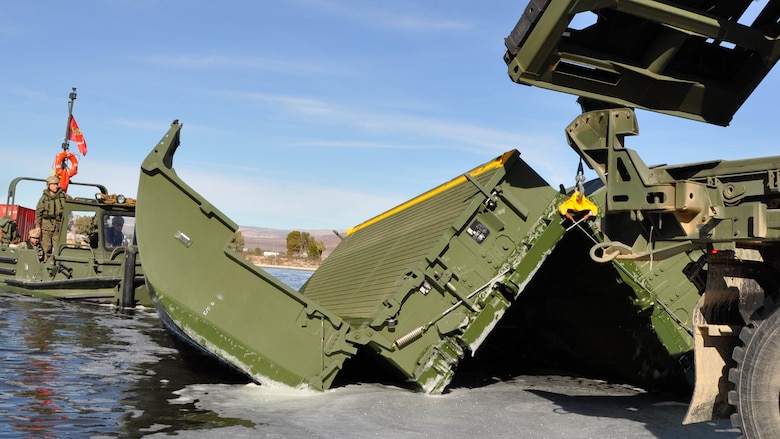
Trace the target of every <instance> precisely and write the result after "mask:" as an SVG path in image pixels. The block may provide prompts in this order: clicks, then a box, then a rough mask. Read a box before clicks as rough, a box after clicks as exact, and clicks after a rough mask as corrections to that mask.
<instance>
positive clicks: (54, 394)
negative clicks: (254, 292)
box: [0, 269, 311, 438]
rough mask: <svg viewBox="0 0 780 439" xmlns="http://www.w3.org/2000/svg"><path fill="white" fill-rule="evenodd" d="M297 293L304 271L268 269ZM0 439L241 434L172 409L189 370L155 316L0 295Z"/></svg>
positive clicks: (197, 378)
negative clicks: (212, 431) (202, 431)
mask: <svg viewBox="0 0 780 439" xmlns="http://www.w3.org/2000/svg"><path fill="white" fill-rule="evenodd" d="M269 272H272V274H273V275H275V276H278V277H279V278H280V280H282V281H284V282H285V283H287V284H288V285H290V286H292V287H294V288H299V287H300V285H302V284H303V282H305V280H306V279H308V277H309V276H310V275H311V272H308V271H297V270H276V269H269ZM0 365H1V368H0V370H1V371H0V375H2V379H0V435H2V436H4V437H30V438H54V437H63V438H65V437H87V436H93V435H98V436H99V435H107V436H122V437H140V436H142V435H144V434H147V433H151V432H155V431H157V432H177V431H182V430H189V429H197V428H200V427H203V426H206V425H208V427H209V428H215V427H219V426H224V425H241V424H247V421H242V420H231V419H229V418H227V419H226V418H220V417H216V416H214V415H213V413H212V412H207V411H202V410H198V409H195V408H194V407H193V406H192V404H189V405H187V404H184V405H182V404H177V405H171V404H169V402H168V401H169V400H171V399H176V398H178V396H177V395H176V394H174V393H173V392H174V391H177V390H180V389H181V388H183V387H185V386H186V385H188V384H191V383H210V382H220V381H223V380H219V379H216V378H215V377H212V376H210V375H208V374H202V373H198V372H195V371H193V370H192V368H190V367H189V366H188V365H187V364H186V363H185V362H184V361H183V360H182V358H181V357H180V355H179V353H178V351H177V350H176V349H175V348H174V344H173V341H172V340H171V339H170V338H169V337H168V334H167V333H166V332H165V331H164V330H163V328H162V327H161V326H160V323H159V320H158V319H157V315H156V314H155V313H154V311H153V310H148V311H136V312H134V313H133V315H126V314H122V313H119V312H116V311H114V310H112V309H111V308H108V307H101V306H95V305H87V304H83V303H79V302H64V301H57V300H44V299H36V298H31V297H25V296H20V295H15V294H12V293H6V292H0Z"/></svg>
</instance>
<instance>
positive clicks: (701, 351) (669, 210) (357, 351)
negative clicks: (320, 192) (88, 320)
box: [136, 0, 780, 438]
mask: <svg viewBox="0 0 780 439" xmlns="http://www.w3.org/2000/svg"><path fill="white" fill-rule="evenodd" d="M748 3H749V2H748V1H746V0H737V1H719V0H711V1H705V2H693V1H690V2H664V3H661V2H657V1H650V0H625V1H624V0H621V1H619V2H618V1H606V2H593V1H577V0H554V1H552V0H550V1H543V0H540V1H533V2H532V3H531V4H529V6H528V8H527V9H526V11H525V13H524V14H523V16H522V17H521V19H520V21H519V23H518V25H517V27H516V28H515V29H514V30H513V31H512V33H511V34H510V36H509V37H508V38H507V40H506V45H507V53H506V55H505V61H506V63H507V65H508V67H509V74H510V76H511V77H512V79H513V80H515V81H517V82H519V83H524V84H530V85H538V86H542V87H549V88H552V89H556V90H561V91H565V92H570V93H574V94H576V95H579V96H581V103H582V105H583V109H584V110H586V111H585V112H584V113H583V114H582V115H580V116H578V117H577V118H576V119H575V120H574V122H572V124H571V125H570V126H569V127H568V128H567V129H566V136H567V137H566V138H567V140H568V142H569V144H570V145H571V146H572V147H573V148H574V149H575V151H577V152H578V154H579V155H580V156H581V157H582V159H583V161H584V162H585V163H586V164H587V165H588V166H589V167H590V168H592V169H594V170H595V171H596V173H597V174H598V175H599V177H600V180H601V181H600V184H578V185H577V187H575V188H570V189H565V188H564V189H563V190H557V189H554V188H552V187H550V186H549V185H548V184H547V183H546V182H545V181H544V180H542V179H541V178H540V177H539V176H538V175H537V174H536V173H535V172H534V171H533V169H531V168H530V166H528V164H526V163H525V162H524V161H523V160H522V159H521V157H520V155H519V153H518V152H517V151H508V152H507V153H506V154H503V155H501V156H499V157H496V158H495V159H493V160H490V161H488V162H486V163H483V164H482V165H479V166H477V167H475V168H474V169H471V170H469V171H467V172H465V173H462V174H460V175H458V176H456V177H455V178H453V179H452V180H450V181H448V182H445V183H443V184H442V185H440V186H437V187H435V188H433V189H431V190H430V191H427V192H425V193H423V194H420V195H419V196H417V197H414V198H412V199H410V200H409V201H407V202H405V203H402V204H401V205H399V206H396V207H395V208H392V209H390V210H388V211H386V212H384V213H381V214H379V215H377V216H375V217H373V218H371V219H368V220H367V221H365V222H363V223H361V224H359V225H357V226H355V227H353V228H352V229H350V230H349V232H348V233H347V236H346V237H345V238H344V240H343V241H342V242H341V244H339V246H338V247H336V249H335V250H334V251H333V252H332V253H331V255H330V256H329V257H328V258H327V259H326V260H325V262H324V263H323V264H322V265H321V267H320V268H319V269H318V270H317V271H316V272H315V273H314V274H313V276H312V277H311V279H310V280H309V282H308V283H307V284H306V285H304V286H303V287H302V288H301V289H300V291H295V290H293V289H291V288H290V287H288V286H286V285H285V284H284V283H282V282H280V281H279V280H278V279H275V278H274V277H273V276H271V275H269V274H268V273H267V272H266V271H264V270H262V269H260V268H258V267H256V266H254V265H253V264H252V263H251V262H249V261H248V260H246V259H245V258H243V257H242V256H241V255H240V254H237V253H235V252H234V251H232V250H231V249H230V248H229V243H230V241H231V239H232V237H233V235H234V233H235V232H236V231H237V230H238V226H237V224H235V223H234V222H233V221H232V220H230V218H228V217H227V216H226V215H225V214H223V213H222V212H221V211H220V210H219V209H218V208H217V207H216V206H214V205H213V204H212V203H211V202H209V201H208V200H206V199H205V198H203V197H202V196H201V195H199V194H198V193H197V192H196V191H195V190H194V189H193V188H191V187H190V186H189V185H187V184H186V183H185V182H184V181H182V180H181V179H180V178H179V177H178V175H177V174H176V171H175V169H174V167H173V157H174V155H175V152H176V150H177V148H179V146H180V144H181V131H182V124H181V123H179V121H178V120H176V121H174V122H173V123H172V125H171V128H170V129H169V131H168V132H167V133H166V134H165V135H164V136H163V137H162V139H161V140H160V141H159V143H157V145H155V146H154V147H153V149H152V151H151V152H150V153H149V155H148V156H147V157H146V159H145V160H144V162H143V164H142V166H141V175H140V179H139V189H138V207H137V212H136V225H137V235H138V244H139V248H140V251H141V253H142V254H143V255H144V276H145V278H146V284H147V287H148V288H149V292H150V295H151V297H152V299H153V301H154V303H155V307H156V309H157V311H158V313H159V315H160V317H161V320H162V321H163V323H164V324H165V326H166V327H167V328H168V329H169V330H170V331H171V332H172V333H173V334H175V335H176V336H177V337H178V338H179V339H181V340H182V341H184V342H185V343H186V344H187V345H189V346H190V347H192V348H194V349H196V350H199V351H201V352H203V353H205V354H207V355H209V356H212V357H214V358H216V359H218V360H219V361H221V362H223V363H225V364H227V365H229V366H230V367H233V368H235V369H237V370H239V371H240V372H242V373H244V374H246V376H247V377H249V378H250V379H252V380H254V381H256V382H259V383H283V384H286V385H289V386H294V387H298V386H301V387H307V388H313V389H319V390H323V389H327V388H329V387H330V386H332V385H333V383H334V380H335V378H336V376H337V375H338V373H339V371H340V370H342V368H344V366H345V364H346V363H347V362H348V361H352V360H354V357H358V356H360V355H369V356H373V358H376V359H379V360H381V361H383V362H384V364H387V365H390V366H391V368H393V369H394V370H395V371H397V372H398V373H399V374H400V375H401V376H403V377H404V378H405V379H406V380H408V381H409V382H410V383H412V384H413V385H414V386H415V387H416V388H418V389H420V390H422V391H424V392H426V393H430V394H438V393H441V392H443V391H445V389H446V387H447V385H448V384H449V383H450V382H451V380H452V379H453V376H454V374H455V370H456V368H457V366H458V365H459V363H460V362H461V360H463V359H464V358H466V357H467V356H468V355H471V356H479V355H481V354H484V353H485V352H484V351H485V347H488V346H491V345H492V346H495V345H496V344H497V343H496V342H497V341H499V340H497V339H496V337H495V336H496V335H497V334H498V333H504V334H505V335H506V334H508V335H509V337H508V338H509V339H516V338H518V337H522V336H523V335H525V333H526V331H525V329H533V328H525V327H521V326H520V325H522V324H524V323H525V322H538V321H541V319H545V318H548V317H549V318H555V317H557V318H558V320H556V321H555V323H551V321H546V322H545V325H546V326H544V327H543V328H542V329H546V330H547V334H545V337H546V338H545V341H547V340H550V341H553V343H548V344H549V345H550V347H560V348H561V349H560V350H559V353H560V352H561V351H567V353H571V352H570V351H572V350H573V349H574V348H576V347H580V348H581V352H578V353H576V354H575V356H576V357H577V358H587V359H588V360H590V362H591V363H592V364H594V365H595V366H597V367H601V366H604V365H609V361H608V359H607V358H606V357H608V356H616V355H617V356H618V357H619V359H620V360H625V361H620V360H619V361H617V363H623V367H622V369H621V368H620V367H619V366H617V367H615V370H616V371H618V372H622V373H623V374H626V376H628V375H632V374H633V378H634V379H642V378H644V379H645V382H649V383H651V384H652V381H653V380H654V379H658V378H659V377H665V378H669V377H672V378H679V377H687V378H688V379H689V380H690V382H692V383H695V390H694V396H693V400H692V403H691V406H690V410H689V412H688V415H687V417H686V420H685V421H686V422H697V421H702V420H707V419H713V418H717V417H722V416H729V415H732V416H731V419H732V422H733V423H734V425H736V426H738V427H740V428H741V429H742V431H743V432H744V434H745V436H746V437H749V438H774V437H779V436H780V434H779V432H780V431H779V428H780V427H779V426H780V411H779V410H778V405H779V404H778V403H779V399H780V374H779V373H778V367H779V366H778V364H780V362H778V359H780V358H778V356H780V352H779V351H778V349H779V348H778V344H777V342H776V341H777V340H778V338H777V334H776V332H777V330H778V329H777V328H778V321H777V320H778V319H780V313H777V312H775V310H776V305H775V303H776V299H777V294H778V292H777V285H775V282H776V281H775V279H777V278H778V276H777V274H778V273H777V270H778V268H777V261H778V247H777V239H778V237H780V222H779V221H778V220H780V217H779V216H778V211H777V207H778V201H780V200H778V198H780V171H778V169H780V159H777V158H769V159H759V160H741V161H733V162H725V161H720V160H713V161H708V162H703V163H697V164H692V165H677V166H661V167H653V168H650V167H648V166H646V165H644V164H643V163H642V162H641V160H640V159H639V156H638V155H637V154H636V153H635V152H633V151H631V150H629V149H626V148H625V147H624V142H625V140H626V138H627V137H628V136H630V135H634V134H637V132H638V128H637V123H636V115H635V113H634V111H633V107H642V108H647V109H650V110H656V111H661V112H664V113H668V114H671V115H677V116H684V117H689V118H693V119H696V120H700V121H705V122H711V123H716V124H720V125H725V124H727V123H728V122H729V121H730V119H731V117H732V115H733V113H734V112H735V111H736V110H737V108H738V107H739V106H740V105H741V104H742V103H743V102H744V101H745V99H747V96H749V94H750V92H751V91H752V90H753V89H754V88H755V86H756V85H757V84H758V83H759V82H760V81H761V79H762V78H763V76H764V75H766V73H767V72H768V71H769V70H770V69H771V67H772V66H773V65H774V63H775V61H776V59H777V56H778V53H780V51H778V50H777V45H776V37H777V33H778V32H777V28H778V24H777V23H778V20H777V18H778V16H777V15H778V12H780V2H776V1H771V2H770V3H769V4H768V5H767V6H766V7H765V8H764V9H763V10H762V12H761V13H760V14H759V15H758V16H757V18H756V19H755V21H754V23H753V24H752V25H750V26H747V25H742V24H739V23H738V22H737V19H738V18H740V17H741V16H742V14H743V13H744V11H745V9H746V7H747V5H748ZM589 11H592V12H593V13H594V14H595V16H596V17H597V20H596V22H595V23H594V24H592V25H590V26H587V27H585V28H583V29H580V30H577V29H574V28H572V27H570V26H569V23H570V22H571V20H573V19H574V17H575V16H577V15H578V14H580V13H586V12H589ZM724 42H728V43H729V44H722V43H724ZM580 183H584V182H580ZM597 183H599V182H597ZM587 199H590V200H591V203H586V202H584V201H585V200H587ZM562 206H563V207H564V208H562ZM565 206H570V207H571V209H569V208H568V207H565ZM172 211H174V212H176V215H171V214H170V212H172ZM596 211H598V214H597V212H596ZM562 261H563V262H562ZM597 263H602V264H600V265H598V266H599V267H601V269H596V268H594V267H593V265H592V264H597ZM562 273H563V274H565V276H564V275H562ZM573 273H576V275H571V274H573ZM586 277H588V281H587V282H586V286H585V287H583V286H582V285H577V288H571V287H572V286H573V285H574V282H576V281H577V280H581V279H584V278H586ZM551 279H555V280H557V282H550V280H551ZM571 290H573V291H571ZM582 290H584V291H582ZM584 305H590V306H591V308H589V309H588V310H589V311H590V310H596V311H599V312H594V313H591V312H584V311H583V309H584V308H583V307H584ZM512 314H520V318H519V319H518V320H516V321H515V322H514V326H513V325H506V323H507V321H508V320H511V318H512V317H513V316H512ZM583 315H587V316H590V315H595V317H594V318H593V320H590V321H588V320H586V319H583V318H582V316H583ZM567 319H568V321H570V322H576V324H572V325H570V326H569V327H564V326H563V324H565V322H566V321H567ZM609 321H618V322H619V323H618V324H617V325H615V326H614V327H609V328H606V327H605V326H606V325H607V323H605V322H609ZM556 325H557V326H556ZM599 325H602V326H601V327H599ZM529 332H530V331H529ZM556 333H562V334H565V336H563V337H562V338H563V340H562V338H558V339H556V338H555V335H556ZM566 338H569V339H570V340H568V341H567V340H565V339H566ZM526 340H527V339H526ZM504 341H506V340H504ZM527 347H528V345H527V344H524V343H522V342H521V343H518V344H511V343H509V347H507V346H504V347H503V348H498V350H495V349H491V350H492V351H497V352H498V354H499V356H501V357H502V358H503V359H505V360H506V362H512V361H523V360H522V359H520V360H516V359H515V358H514V357H510V354H512V353H515V352H517V351H518V350H523V349H526V348H527ZM588 353H594V354H595V355H590V356H588ZM621 353H622V354H621ZM692 353H693V354H695V355H692ZM692 356H693V357H694V358H693V360H692V359H691V357H692ZM691 362H693V363H695V369H696V373H695V375H694V374H693V373H692V370H691V369H690V363H691ZM613 365H614V364H613Z"/></svg>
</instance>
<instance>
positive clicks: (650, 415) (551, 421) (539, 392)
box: [0, 269, 737, 439]
mask: <svg viewBox="0 0 780 439" xmlns="http://www.w3.org/2000/svg"><path fill="white" fill-rule="evenodd" d="M268 271H269V272H270V273H271V274H272V275H274V276H276V277H278V278H279V279H280V280H282V281H284V282H285V283H287V284H288V285H290V286H291V287H293V288H296V289H297V288H299V287H300V286H301V285H302V284H303V283H304V282H305V281H306V279H308V277H309V276H310V275H311V272H308V271H298V270H285V269H268ZM198 366H202V364H196V363H192V361H191V360H190V361H187V360H186V359H185V358H183V357H182V355H181V354H180V353H179V352H178V351H177V350H176V349H175V347H174V342H173V340H172V339H170V338H169V336H168V334H167V332H166V331H165V330H164V329H163V328H162V327H161V325H160V323H159V320H158V319H157V316H156V314H155V313H154V312H152V311H151V310H149V311H146V312H144V311H136V312H134V313H133V314H132V315H127V314H122V313H119V312H116V311H114V310H113V309H111V308H109V307H99V306H93V305H85V304H82V303H76V302H64V301H57V300H43V299H36V298H30V297H25V296H19V295H14V294H11V293H6V292H0V437H11V438H82V437H90V438H92V437H96V438H101V437H122V438H138V437H153V438H166V437H170V436H176V437H185V438H193V437H194V438H212V437H231V438H234V437H239V438H254V437H317V438H344V437H355V438H362V437H369V436H370V437H382V438H395V437H403V438H417V437H419V438H423V437H442V436H443V435H444V436H447V437H450V438H473V437H517V435H518V432H526V433H528V435H527V437H600V438H610V437H614V438H625V437H635V438H640V437H641V438H653V437H665V438H678V437H679V438H682V437H686V438H705V437H706V438H712V437H715V438H723V439H733V438H735V437H736V436H737V434H736V433H735V432H734V430H733V429H729V428H728V427H727V426H724V425H723V424H700V425H697V426H688V427H684V426H682V425H680V420H681V419H682V416H683V414H684V412H685V408H686V403H685V402H684V401H677V400H670V399H668V398H667V397H666V396H663V395H660V396H659V395H655V394H652V393H647V392H644V391H641V390H639V389H634V388H631V387H628V386H620V385H617V386H613V385H606V384H604V383H599V382H597V381H592V380H591V381H588V380H582V379H576V378H570V377H542V378H539V377H520V378H515V379H512V380H502V381H490V382H488V383H484V384H481V385H478V386H475V387H472V386H470V385H467V386H462V385H457V384H456V385H454V386H453V388H452V389H451V391H449V392H448V393H447V394H445V395H443V396H439V397H429V396H425V395H421V394H419V393H415V392H413V391H410V390H409V389H406V388H403V387H402V386H401V387H399V386H396V385H392V384H390V385H387V384H380V383H376V382H373V383H372V382H368V383H363V384H359V383H351V384H350V383H349V382H347V383H346V384H343V385H341V386H339V387H336V388H334V389H331V390H329V391H327V392H322V393H321V392H312V391H297V390H293V389H289V388H286V387H285V388H274V387H273V386H257V385H254V384H247V383H246V382H243V381H238V380H231V379H232V378H235V377H227V376H225V375H224V374H223V375H215V374H214V373H213V372H214V371H209V370H202V368H201V367H198ZM724 427H725V428H724ZM521 436H522V435H521Z"/></svg>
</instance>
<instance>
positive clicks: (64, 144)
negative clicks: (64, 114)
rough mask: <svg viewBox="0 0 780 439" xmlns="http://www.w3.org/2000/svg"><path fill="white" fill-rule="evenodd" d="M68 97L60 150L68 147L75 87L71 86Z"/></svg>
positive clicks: (65, 149)
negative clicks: (66, 120)
mask: <svg viewBox="0 0 780 439" xmlns="http://www.w3.org/2000/svg"><path fill="white" fill-rule="evenodd" d="M69 98H70V99H68V122H67V123H66V124H65V138H64V139H62V150H63V151H67V150H68V148H69V147H70V142H69V140H70V118H71V117H73V101H75V100H76V87H72V88H71V91H70V96H69Z"/></svg>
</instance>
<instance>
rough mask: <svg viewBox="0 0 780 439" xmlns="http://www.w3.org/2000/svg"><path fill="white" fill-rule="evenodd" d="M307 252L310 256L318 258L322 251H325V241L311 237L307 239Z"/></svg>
mask: <svg viewBox="0 0 780 439" xmlns="http://www.w3.org/2000/svg"><path fill="white" fill-rule="evenodd" d="M307 251H308V253H309V257H310V258H315V259H319V258H320V257H322V252H324V251H325V243H324V242H322V241H317V240H316V239H312V240H311V241H309V247H308V250H307Z"/></svg>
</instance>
